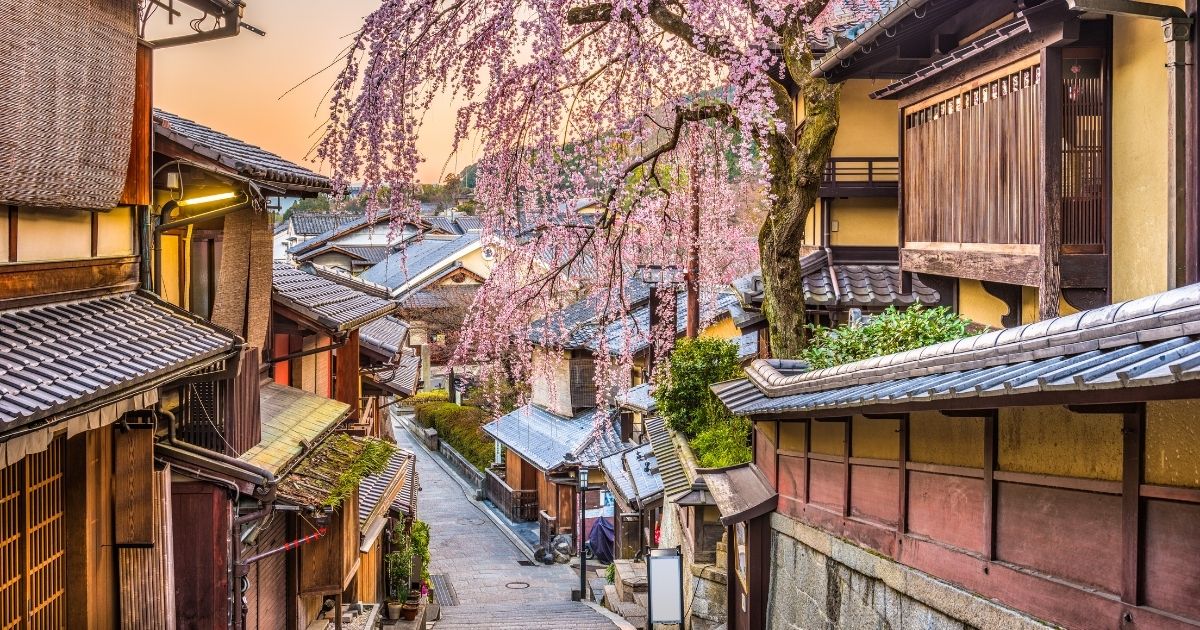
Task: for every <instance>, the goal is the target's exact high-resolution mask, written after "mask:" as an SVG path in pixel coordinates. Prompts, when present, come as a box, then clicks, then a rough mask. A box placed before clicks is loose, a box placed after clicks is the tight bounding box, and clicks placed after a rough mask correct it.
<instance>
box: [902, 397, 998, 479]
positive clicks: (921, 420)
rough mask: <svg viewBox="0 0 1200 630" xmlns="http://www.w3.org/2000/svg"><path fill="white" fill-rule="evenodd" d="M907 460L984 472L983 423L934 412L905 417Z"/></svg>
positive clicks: (973, 419) (921, 412)
mask: <svg viewBox="0 0 1200 630" xmlns="http://www.w3.org/2000/svg"><path fill="white" fill-rule="evenodd" d="M908 436H909V437H908V459H909V461H913V462H920V463H923V464H941V465H943V466H963V467H967V468H983V419H982V418H949V417H947V416H943V415H942V414H940V413H937V412H935V411H919V412H916V413H912V414H909V416H908Z"/></svg>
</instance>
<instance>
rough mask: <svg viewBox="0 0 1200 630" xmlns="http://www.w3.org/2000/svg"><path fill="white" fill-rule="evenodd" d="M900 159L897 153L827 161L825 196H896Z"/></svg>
mask: <svg viewBox="0 0 1200 630" xmlns="http://www.w3.org/2000/svg"><path fill="white" fill-rule="evenodd" d="M899 183H900V160H899V159H898V158H895V157H833V158H829V160H828V161H827V162H825V174H824V177H823V178H822V181H821V196H822V197H895V196H896V195H897V193H898V191H899Z"/></svg>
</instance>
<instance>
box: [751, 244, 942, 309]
mask: <svg viewBox="0 0 1200 630" xmlns="http://www.w3.org/2000/svg"><path fill="white" fill-rule="evenodd" d="M832 268H833V275H835V276H836V277H837V288H836V289H835V287H834V282H833V276H831V275H830V265H828V264H826V263H825V253H824V252H822V251H819V250H818V251H816V252H813V253H811V254H808V255H807V256H805V257H804V259H803V260H802V261H801V270H802V272H803V273H804V276H803V280H802V283H803V287H804V303H805V304H806V305H808V306H812V307H825V308H840V309H846V308H869V309H876V310H882V309H884V308H887V307H888V306H896V307H903V306H908V305H910V304H914V303H916V302H918V301H919V302H920V303H921V304H925V305H934V304H937V303H938V302H940V301H941V299H942V297H941V295H940V294H938V292H937V291H935V290H934V289H931V288H930V287H929V286H927V285H926V284H925V283H924V282H922V281H921V279H920V277H914V278H913V281H912V285H913V290H912V293H907V294H906V293H901V291H900V266H899V265H852V264H842V263H837V264H834V265H832ZM733 288H734V290H735V291H736V292H737V293H738V294H739V295H738V297H739V298H740V301H741V304H740V306H741V307H742V308H744V309H751V310H755V309H759V308H761V307H762V301H763V280H762V272H761V271H755V272H753V273H750V274H747V275H745V276H742V277H740V278H738V279H736V280H734V281H733ZM736 318H737V317H736V315H735V319H736ZM747 319H748V318H747ZM743 325H745V324H743Z"/></svg>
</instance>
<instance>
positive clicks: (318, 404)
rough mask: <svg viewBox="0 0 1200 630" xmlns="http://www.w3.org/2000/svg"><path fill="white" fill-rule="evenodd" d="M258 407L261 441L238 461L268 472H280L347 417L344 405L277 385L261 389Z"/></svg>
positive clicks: (265, 386) (348, 407) (347, 411)
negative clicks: (260, 422)
mask: <svg viewBox="0 0 1200 630" xmlns="http://www.w3.org/2000/svg"><path fill="white" fill-rule="evenodd" d="M259 406H260V409H261V411H262V439H261V440H260V441H259V443H258V444H257V445H255V446H254V448H251V449H250V450H248V451H246V452H245V453H243V454H242V456H241V458H240V459H242V461H245V462H249V463H251V464H254V465H255V466H258V467H259V468H265V469H266V470H269V471H271V472H272V473H277V472H279V471H280V470H282V469H283V468H284V467H285V466H287V464H288V463H289V462H291V461H292V460H293V459H295V458H297V457H299V456H300V455H301V454H302V453H304V451H305V449H306V448H308V447H309V446H310V445H311V444H312V443H313V442H315V441H316V440H317V438H319V437H320V436H321V435H323V434H324V433H325V432H327V431H329V430H330V429H332V428H333V427H335V426H337V425H338V424H339V423H340V422H341V421H342V420H343V419H345V418H346V416H348V415H349V414H350V405H347V404H346V403H340V402H338V401H336V400H330V399H328V398H325V397H324V396H318V395H316V394H310V393H308V392H306V391H304V390H300V389H295V388H293V387H286V386H284V385H279V384H277V383H266V384H264V385H263V386H262V390H261V392H260V393H259Z"/></svg>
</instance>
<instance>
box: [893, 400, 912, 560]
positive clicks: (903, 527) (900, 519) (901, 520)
mask: <svg viewBox="0 0 1200 630" xmlns="http://www.w3.org/2000/svg"><path fill="white" fill-rule="evenodd" d="M908 456H909V452H908V414H903V415H902V416H901V417H900V456H899V462H898V468H899V470H898V471H897V473H898V474H897V475H896V477H897V480H898V482H899V484H900V496H899V500H900V505H899V506H898V509H897V512H896V533H897V534H899V535H901V536H903V535H904V534H906V533H908Z"/></svg>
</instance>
